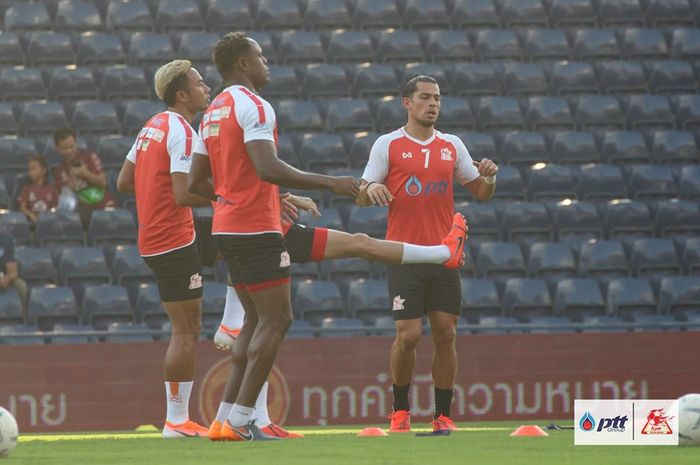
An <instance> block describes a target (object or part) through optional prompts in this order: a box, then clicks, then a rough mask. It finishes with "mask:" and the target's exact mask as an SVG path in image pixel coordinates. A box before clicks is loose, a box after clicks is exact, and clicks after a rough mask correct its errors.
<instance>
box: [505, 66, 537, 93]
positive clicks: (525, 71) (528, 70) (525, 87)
mask: <svg viewBox="0 0 700 465" xmlns="http://www.w3.org/2000/svg"><path fill="white" fill-rule="evenodd" d="M500 68H501V93H502V94H503V95H537V94H546V93H547V92H548V90H549V86H548V85H547V79H546V78H545V75H544V71H543V70H542V67H541V66H540V65H539V64H537V63H512V62H511V63H508V62H506V63H503V64H502V65H501V66H500Z"/></svg>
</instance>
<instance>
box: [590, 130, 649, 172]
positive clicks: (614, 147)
mask: <svg viewBox="0 0 700 465" xmlns="http://www.w3.org/2000/svg"><path fill="white" fill-rule="evenodd" d="M600 146H601V152H602V153H603V156H604V159H605V161H606V162H607V163H610V164H616V165H621V164H625V165H626V164H631V163H651V154H650V153H649V149H648V147H647V144H646V142H645V141H644V137H643V136H642V134H641V133H639V132H633V131H606V132H605V133H603V134H602V136H601V141H600Z"/></svg>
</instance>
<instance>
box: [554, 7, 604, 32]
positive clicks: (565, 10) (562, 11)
mask: <svg viewBox="0 0 700 465" xmlns="http://www.w3.org/2000/svg"><path fill="white" fill-rule="evenodd" d="M549 18H550V20H551V21H552V25H553V26H554V27H556V28H569V27H595V26H596V25H597V23H598V19H597V18H596V15H595V10H594V8H593V4H592V2H591V0H552V1H551V3H550V6H549Z"/></svg>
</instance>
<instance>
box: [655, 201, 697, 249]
mask: <svg viewBox="0 0 700 465" xmlns="http://www.w3.org/2000/svg"><path fill="white" fill-rule="evenodd" d="M655 208H656V215H655V218H654V220H655V223H656V231H657V235H658V237H663V238H669V239H676V240H677V239H683V238H693V237H698V236H699V235H700V208H699V207H698V204H697V203H695V202H691V201H688V200H679V199H671V200H665V201H660V202H658V204H656V207H655Z"/></svg>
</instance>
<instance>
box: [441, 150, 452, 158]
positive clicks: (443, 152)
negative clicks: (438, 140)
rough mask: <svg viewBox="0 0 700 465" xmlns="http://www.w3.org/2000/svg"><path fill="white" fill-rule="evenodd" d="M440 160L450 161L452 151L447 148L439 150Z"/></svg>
mask: <svg viewBox="0 0 700 465" xmlns="http://www.w3.org/2000/svg"><path fill="white" fill-rule="evenodd" d="M440 160H443V161H452V151H451V150H450V149H448V148H447V147H445V148H443V149H442V150H440Z"/></svg>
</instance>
